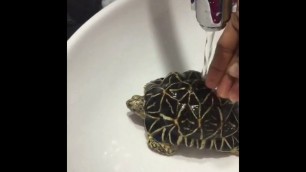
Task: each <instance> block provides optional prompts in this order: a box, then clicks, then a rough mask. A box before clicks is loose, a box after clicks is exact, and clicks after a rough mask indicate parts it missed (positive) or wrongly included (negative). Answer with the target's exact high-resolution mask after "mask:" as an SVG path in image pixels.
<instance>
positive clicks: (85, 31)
mask: <svg viewBox="0 0 306 172" xmlns="http://www.w3.org/2000/svg"><path fill="white" fill-rule="evenodd" d="M220 33H221V32H219V33H217V34H216V39H215V42H216V41H217V39H218V37H219V36H220ZM204 38H205V32H204V31H203V30H202V29H201V28H200V26H199V25H198V23H197V21H196V18H195V13H194V11H192V10H191V7H190V1H189V0H117V1H115V2H114V3H112V4H110V5H109V6H107V7H106V8H105V9H103V10H102V11H100V12H99V13H97V14H96V15H95V16H94V17H93V18H91V19H90V20H89V21H88V22H87V23H85V24H84V25H83V26H82V27H81V28H80V29H79V30H78V31H77V32H76V33H75V34H74V35H73V36H72V37H71V38H70V39H69V40H68V43H67V46H68V59H67V60H68V124H67V125H68V128H67V129H68V138H67V139H68V145H67V149H68V160H67V162H68V172H104V171H105V172H112V171H120V172H150V171H155V172H163V171H167V172H186V171H205V172H218V171H220V172H221V171H226V172H237V171H239V169H238V165H239V158H238V157H235V156H221V155H219V154H214V153H204V152H196V151H194V150H193V149H192V150H191V151H189V149H182V150H180V151H179V152H178V153H177V154H176V155H174V156H171V157H166V156H161V155H159V154H156V153H154V152H152V151H151V150H150V149H148V147H147V145H146V139H145V135H144V128H143V126H142V123H141V120H139V119H138V118H136V117H135V116H133V115H131V114H130V113H128V112H129V110H128V109H127V108H126V105H125V102H126V100H127V99H128V98H130V97H131V96H132V95H134V94H142V92H143V85H144V84H145V83H147V82H148V81H149V80H152V79H156V78H159V77H161V76H164V75H166V74H167V73H169V72H171V71H179V72H182V71H185V70H189V69H193V70H199V71H201V70H202V65H203V54H204Z"/></svg>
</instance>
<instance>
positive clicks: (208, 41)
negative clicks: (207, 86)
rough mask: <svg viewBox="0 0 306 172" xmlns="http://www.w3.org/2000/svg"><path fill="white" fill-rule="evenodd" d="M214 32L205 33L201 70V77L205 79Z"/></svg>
mask: <svg viewBox="0 0 306 172" xmlns="http://www.w3.org/2000/svg"><path fill="white" fill-rule="evenodd" d="M214 36H215V32H214V31H207V32H206V41H205V49H204V66H203V70H202V77H203V78H204V79H205V78H206V75H207V72H208V69H209V65H210V62H211V60H212V58H213V57H212V43H213V40H214Z"/></svg>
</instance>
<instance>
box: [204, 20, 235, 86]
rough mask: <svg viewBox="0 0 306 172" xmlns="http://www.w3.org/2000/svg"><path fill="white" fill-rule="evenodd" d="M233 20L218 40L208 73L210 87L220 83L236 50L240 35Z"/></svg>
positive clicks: (207, 81) (207, 83)
mask: <svg viewBox="0 0 306 172" xmlns="http://www.w3.org/2000/svg"><path fill="white" fill-rule="evenodd" d="M232 22H233V20H232V19H231V20H230V22H229V23H228V25H227V26H226V28H225V29H224V32H223V34H222V35H221V37H220V39H219V41H218V44H217V47H216V51H215V55H214V58H213V60H212V62H211V65H210V68H209V71H208V73H207V80H206V85H207V86H208V87H209V88H215V87H216V86H217V85H218V84H219V83H220V81H221V79H222V77H223V75H224V74H225V72H226V70H227V66H228V64H229V62H230V61H231V59H232V58H233V55H234V53H235V51H236V48H237V45H238V41H239V35H238V30H237V28H235V27H236V26H234V25H233V23H232Z"/></svg>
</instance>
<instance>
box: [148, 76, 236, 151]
mask: <svg viewBox="0 0 306 172" xmlns="http://www.w3.org/2000/svg"><path fill="white" fill-rule="evenodd" d="M238 109H239V105H238V103H235V104H234V103H232V102H231V101H229V100H227V99H222V98H219V97H217V95H216V93H215V90H214V89H209V88H208V87H206V86H205V82H204V80H203V78H202V77H201V73H200V72H197V71H187V72H184V73H177V72H173V73H170V74H168V75H167V76H166V77H165V78H159V79H156V80H154V81H151V82H149V83H148V84H147V85H146V86H145V93H144V111H145V113H146V117H145V128H146V131H147V132H148V133H150V134H151V135H152V137H153V138H154V139H155V140H156V141H158V142H163V143H168V144H170V145H181V144H185V146H187V147H192V146H196V147H197V148H199V149H204V148H210V149H216V150H219V151H230V150H231V149H233V148H234V147H239V112H238Z"/></svg>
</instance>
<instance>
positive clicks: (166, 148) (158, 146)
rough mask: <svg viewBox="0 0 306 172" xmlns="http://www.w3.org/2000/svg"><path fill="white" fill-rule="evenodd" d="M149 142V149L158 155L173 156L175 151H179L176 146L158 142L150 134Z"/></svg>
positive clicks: (148, 136)
mask: <svg viewBox="0 0 306 172" xmlns="http://www.w3.org/2000/svg"><path fill="white" fill-rule="evenodd" d="M147 140H148V142H147V144H148V146H149V148H150V149H151V150H153V151H155V152H157V153H160V154H163V155H173V154H174V153H175V151H176V150H177V147H176V146H173V145H170V144H166V143H160V142H157V141H156V140H155V139H154V138H153V137H152V136H151V135H150V134H148V135H147Z"/></svg>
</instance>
